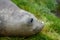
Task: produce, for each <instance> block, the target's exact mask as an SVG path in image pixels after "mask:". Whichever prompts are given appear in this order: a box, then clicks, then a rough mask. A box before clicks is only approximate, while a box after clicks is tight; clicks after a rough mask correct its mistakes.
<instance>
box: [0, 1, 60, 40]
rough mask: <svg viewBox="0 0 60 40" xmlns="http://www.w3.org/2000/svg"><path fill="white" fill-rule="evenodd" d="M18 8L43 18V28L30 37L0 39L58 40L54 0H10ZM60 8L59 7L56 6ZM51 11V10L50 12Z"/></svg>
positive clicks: (59, 21)
mask: <svg viewBox="0 0 60 40" xmlns="http://www.w3.org/2000/svg"><path fill="white" fill-rule="evenodd" d="M12 2H14V3H15V4H16V5H17V6H18V7H19V8H21V9H24V10H26V11H28V12H31V13H33V14H34V15H35V16H36V17H37V18H38V19H39V20H43V21H44V23H45V26H44V28H43V30H42V31H41V32H40V33H38V34H36V35H33V36H31V37H28V38H25V37H0V40H60V18H59V17H57V16H55V14H56V13H55V12H54V11H55V10H56V9H57V7H58V6H57V4H58V3H57V2H56V0H12ZM58 9H60V7H59V8H58ZM52 11H53V12H52Z"/></svg>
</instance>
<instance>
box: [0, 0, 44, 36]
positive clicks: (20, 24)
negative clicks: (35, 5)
mask: <svg viewBox="0 0 60 40" xmlns="http://www.w3.org/2000/svg"><path fill="white" fill-rule="evenodd" d="M3 10H4V11H3ZM43 26H44V24H43V22H42V21H40V22H39V21H38V20H37V19H36V17H35V16H34V15H33V14H31V13H29V12H27V11H25V10H22V9H20V8H18V7H17V6H16V5H15V4H14V3H12V2H11V1H10V0H0V35H1V36H30V35H33V34H36V33H38V32H40V30H42V28H43Z"/></svg>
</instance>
